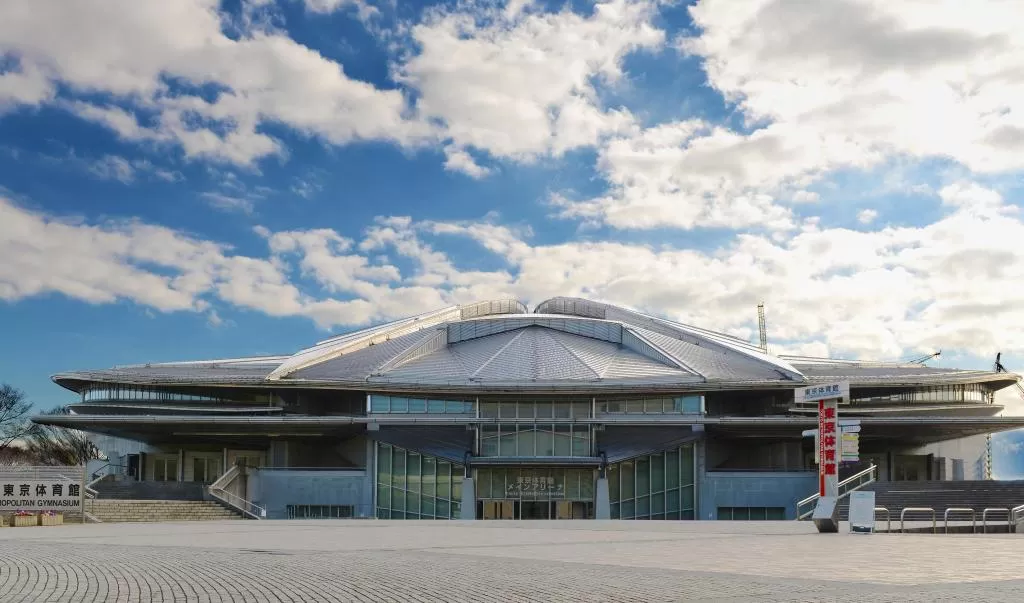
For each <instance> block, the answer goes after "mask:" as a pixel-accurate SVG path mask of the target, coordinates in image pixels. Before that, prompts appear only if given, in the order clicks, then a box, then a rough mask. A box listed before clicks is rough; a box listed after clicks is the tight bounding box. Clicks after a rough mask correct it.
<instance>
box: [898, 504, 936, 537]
mask: <svg viewBox="0 0 1024 603" xmlns="http://www.w3.org/2000/svg"><path fill="white" fill-rule="evenodd" d="M911 511H915V512H917V511H920V512H924V511H929V512H931V514H932V534H936V533H938V528H937V527H936V525H935V509H933V508H931V507H907V508H905V509H903V510H902V511H900V534H903V533H905V532H906V529H905V528H904V527H903V526H904V522H905V519H904V518H905V517H906V515H907V513H909V512H911Z"/></svg>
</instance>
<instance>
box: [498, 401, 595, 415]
mask: <svg viewBox="0 0 1024 603" xmlns="http://www.w3.org/2000/svg"><path fill="white" fill-rule="evenodd" d="M480 416H481V417H483V418H492V419H541V420H543V419H589V418H590V417H591V416H593V402H592V401H591V400H590V399H586V400H500V401H494V400H481V401H480Z"/></svg>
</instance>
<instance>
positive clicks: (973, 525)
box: [942, 507, 978, 534]
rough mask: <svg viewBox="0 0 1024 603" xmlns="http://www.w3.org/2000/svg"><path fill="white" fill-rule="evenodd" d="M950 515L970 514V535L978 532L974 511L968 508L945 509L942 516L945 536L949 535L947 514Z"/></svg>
mask: <svg viewBox="0 0 1024 603" xmlns="http://www.w3.org/2000/svg"><path fill="white" fill-rule="evenodd" d="M950 513H970V514H971V533H972V534H973V533H975V532H977V531H978V522H977V516H976V515H975V514H974V509H970V508H968V507H950V508H948V509H946V512H945V513H943V514H942V521H943V524H944V525H943V530H944V531H945V533H946V534H949V514H950Z"/></svg>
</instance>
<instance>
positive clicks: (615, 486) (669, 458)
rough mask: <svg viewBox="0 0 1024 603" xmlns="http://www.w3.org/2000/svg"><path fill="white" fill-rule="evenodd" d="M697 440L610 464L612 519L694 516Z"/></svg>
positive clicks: (689, 517)
mask: <svg viewBox="0 0 1024 603" xmlns="http://www.w3.org/2000/svg"><path fill="white" fill-rule="evenodd" d="M693 463H694V457H693V444H686V445H685V446H682V447H680V448H678V449H675V450H667V451H665V452H659V453H658V454H651V455H646V456H641V457H637V458H634V459H630V460H628V461H622V462H621V463H615V464H613V465H610V466H609V467H608V494H609V498H610V501H611V515H612V519H693V518H694V504H695V501H694V498H695V492H696V489H695V487H694V481H695V480H694V466H693Z"/></svg>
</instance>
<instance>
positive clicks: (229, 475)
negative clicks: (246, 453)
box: [209, 465, 241, 490]
mask: <svg viewBox="0 0 1024 603" xmlns="http://www.w3.org/2000/svg"><path fill="white" fill-rule="evenodd" d="M240 473H241V472H240V471H239V470H238V465H232V466H231V467H230V468H228V470H227V471H225V472H224V473H223V474H221V476H220V477H218V478H217V479H215V480H213V483H212V484H210V486H209V488H210V489H211V490H223V489H224V488H225V487H226V486H227V485H228V484H230V483H231V482H233V481H235V479H236V478H237V477H238V475H239V474H240Z"/></svg>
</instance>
